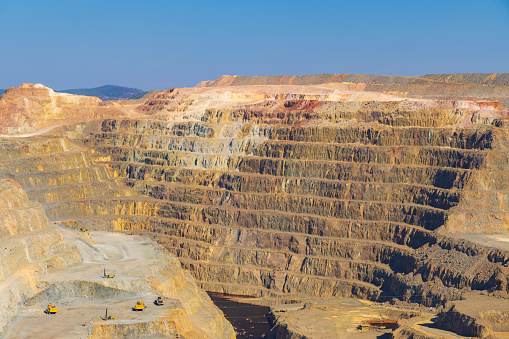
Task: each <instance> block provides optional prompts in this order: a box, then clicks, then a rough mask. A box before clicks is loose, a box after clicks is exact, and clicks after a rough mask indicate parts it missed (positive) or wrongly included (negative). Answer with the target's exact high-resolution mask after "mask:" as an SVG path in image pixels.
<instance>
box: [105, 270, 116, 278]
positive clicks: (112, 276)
mask: <svg viewBox="0 0 509 339" xmlns="http://www.w3.org/2000/svg"><path fill="white" fill-rule="evenodd" d="M103 278H108V279H113V278H115V274H106V269H104V273H103Z"/></svg>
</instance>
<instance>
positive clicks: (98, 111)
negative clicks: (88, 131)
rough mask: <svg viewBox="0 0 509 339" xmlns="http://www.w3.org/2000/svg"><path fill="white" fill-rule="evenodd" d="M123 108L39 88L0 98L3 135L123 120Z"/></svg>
mask: <svg viewBox="0 0 509 339" xmlns="http://www.w3.org/2000/svg"><path fill="white" fill-rule="evenodd" d="M124 115H125V113H124V112H123V110H122V108H121V106H120V105H118V104H116V103H113V102H103V101H101V100H100V99H99V98H95V97H86V96H78V95H71V94H65V93H55V92H54V91H53V90H52V89H51V88H48V87H45V86H43V85H40V84H37V85H34V84H23V85H21V86H20V87H18V88H9V89H7V90H6V92H5V93H4V94H3V95H2V96H1V97H0V133H3V134H13V133H29V132H34V131H36V130H39V129H41V128H44V127H49V126H55V125H64V124H70V123H75V122H80V121H89V120H94V119H100V118H107V117H119V116H124Z"/></svg>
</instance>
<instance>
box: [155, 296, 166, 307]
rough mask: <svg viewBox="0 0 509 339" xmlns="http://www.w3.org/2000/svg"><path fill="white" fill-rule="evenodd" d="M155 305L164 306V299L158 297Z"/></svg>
mask: <svg viewBox="0 0 509 339" xmlns="http://www.w3.org/2000/svg"><path fill="white" fill-rule="evenodd" d="M154 304H156V305H157V306H161V305H164V300H163V298H162V297H157V299H156V300H155V301H154Z"/></svg>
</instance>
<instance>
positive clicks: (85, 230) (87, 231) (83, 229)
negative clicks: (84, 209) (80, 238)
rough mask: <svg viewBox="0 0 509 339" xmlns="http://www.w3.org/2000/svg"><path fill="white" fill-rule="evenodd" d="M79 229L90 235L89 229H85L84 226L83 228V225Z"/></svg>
mask: <svg viewBox="0 0 509 339" xmlns="http://www.w3.org/2000/svg"><path fill="white" fill-rule="evenodd" d="M80 231H81V232H84V233H86V234H88V235H90V231H89V230H87V229H86V228H84V227H82V228H80Z"/></svg>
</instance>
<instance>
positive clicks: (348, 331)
mask: <svg viewBox="0 0 509 339" xmlns="http://www.w3.org/2000/svg"><path fill="white" fill-rule="evenodd" d="M302 307H304V308H302ZM272 309H273V310H275V311H276V312H275V313H276V314H279V315H280V318H279V321H278V322H280V323H284V324H287V326H288V329H289V330H290V331H291V332H292V333H298V334H300V335H303V336H306V337H308V338H324V339H325V338H330V339H332V338H345V339H346V338H357V339H368V338H385V337H387V338H388V337H389V333H390V332H391V330H370V331H364V332H361V331H359V330H358V329H357V326H359V325H360V324H362V323H366V322H367V321H369V320H380V319H383V320H400V319H401V318H406V317H410V319H408V320H403V321H404V322H406V323H407V325H408V326H410V327H413V328H415V329H417V330H419V331H420V332H422V333H425V334H426V335H428V336H429V337H432V338H435V337H436V338H444V337H445V338H452V339H462V338H466V337H463V336H459V335H456V334H454V333H452V332H448V331H443V330H439V329H437V328H435V323H434V322H435V317H436V316H435V315H434V314H431V313H424V312H413V311H406V310H402V309H399V308H393V307H386V306H384V305H381V304H377V303H371V302H369V301H366V300H358V299H351V298H343V299H331V300H320V301H318V300H317V301H314V302H311V303H307V304H306V305H305V306H304V305H291V306H288V305H280V306H274V307H273V308H272ZM278 310H279V311H281V310H286V311H287V312H278ZM384 335H385V336H384Z"/></svg>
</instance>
